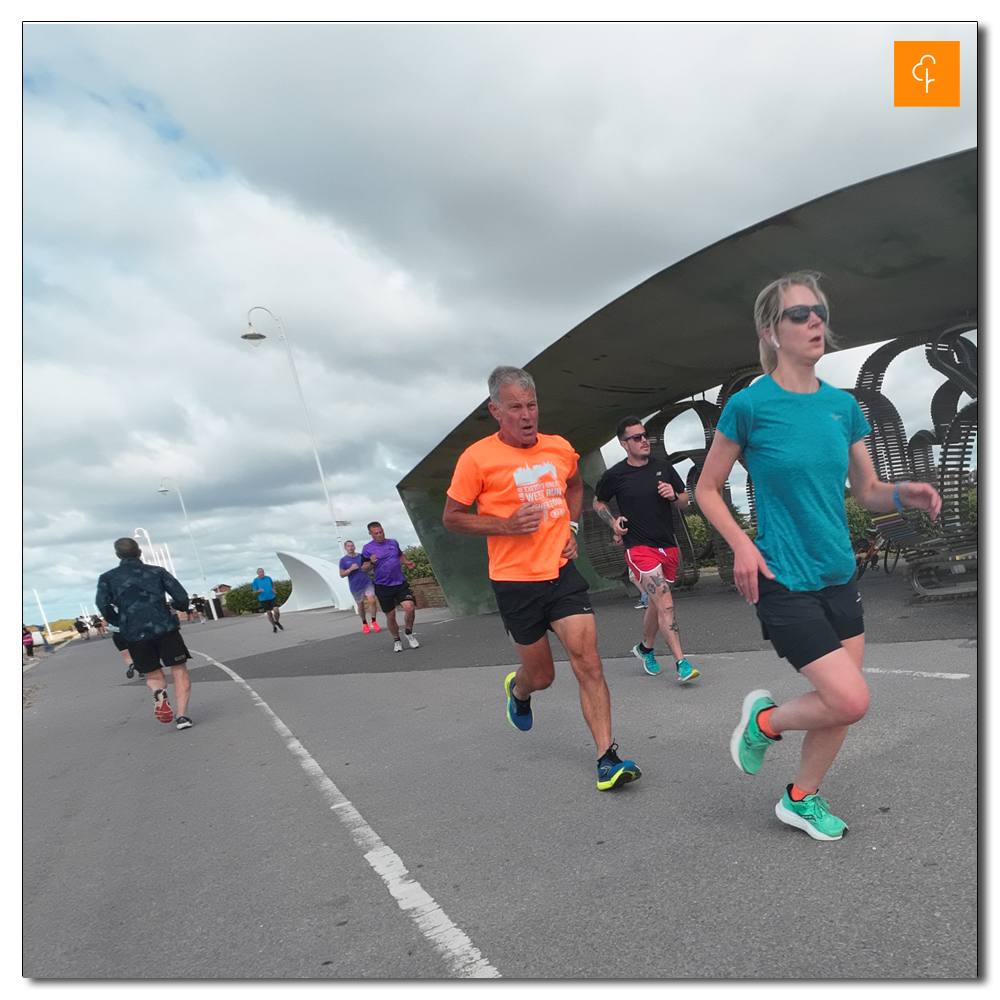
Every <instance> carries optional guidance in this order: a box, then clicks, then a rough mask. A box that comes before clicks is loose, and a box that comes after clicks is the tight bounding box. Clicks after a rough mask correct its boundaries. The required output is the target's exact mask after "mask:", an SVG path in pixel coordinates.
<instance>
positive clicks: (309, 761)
mask: <svg viewBox="0 0 1000 1000" xmlns="http://www.w3.org/2000/svg"><path fill="white" fill-rule="evenodd" d="M191 652H193V653H197V655H198V656H204V657H205V659H206V660H208V662H209V663H211V664H213V665H214V666H216V667H218V668H219V669H220V670H224V671H225V672H226V673H227V674H229V676H230V677H231V678H232V679H233V680H234V681H235V682H236V683H237V684H239V685H240V687H242V688H243V689H244V690H245V691H246V692H247V693H248V694H249V695H250V698H251V699H252V700H253V703H254V704H255V705H256V706H257V707H258V708H259V709H260V710H261V711H262V712H263V713H264V714H265V715H266V716H267V717H268V719H270V721H271V725H272V726H274V728H275V729H276V730H277V732H278V735H279V736H281V738H282V739H283V740H284V741H285V746H286V747H288V749H289V751H290V752H291V754H292V756H293V757H295V759H296V760H298V762H299V764H300V765H301V766H302V770H304V771H305V772H306V774H307V775H308V776H309V779H310V781H312V783H313V784H314V785H315V786H316V787H317V788H318V789H319V792H320V794H321V795H322V796H323V798H324V799H325V800H326V801H327V802H328V803H329V805H330V809H331V810H332V811H333V813H334V815H335V816H336V817H337V818H338V819H339V820H340V822H341V823H343V824H344V826H346V827H347V829H348V830H349V831H350V834H351V837H352V839H353V840H354V843H355V844H357V846H358V847H359V848H361V850H362V851H364V852H365V861H367V862H368V864H370V865H371V866H372V868H373V869H375V871H376V872H377V873H378V875H379V876H380V877H381V878H382V881H383V882H384V883H385V884H386V887H387V888H388V890H389V892H390V894H391V895H392V897H393V899H395V900H396V902H397V903H398V904H399V908H400V909H401V910H402V911H403V912H404V913H406V914H408V915H409V917H410V919H411V920H413V922H414V923H415V924H416V925H417V927H418V929H419V930H420V932H421V933H422V934H423V935H424V936H425V937H426V938H427V940H428V941H430V943H431V945H432V946H433V948H434V950H435V951H437V953H438V954H439V955H441V956H442V957H443V958H444V960H445V962H446V963H447V965H448V969H449V972H450V973H451V975H453V976H456V977H458V978H460V979H500V978H501V976H500V973H499V972H498V971H497V970H496V969H494V968H493V966H492V965H490V963H489V962H488V961H487V960H486V959H485V958H483V956H482V953H481V952H480V951H479V949H478V948H476V947H475V946H474V945H473V943H472V942H471V941H470V940H469V938H468V936H467V935H466V934H465V933H464V932H463V931H462V930H460V929H459V928H458V927H456V926H455V924H454V923H453V922H452V921H451V919H450V918H449V917H448V915H447V914H446V913H445V912H444V910H442V909H441V907H440V906H438V904H437V903H436V902H435V901H434V899H433V898H432V897H431V896H430V894H429V893H428V892H427V891H426V890H425V889H424V887H423V886H422V885H421V884H420V883H419V882H417V881H416V880H415V879H412V878H406V877H405V876H406V875H408V874H409V873H408V872H407V870H406V868H405V867H404V866H403V861H402V858H400V857H399V855H398V854H396V853H395V852H394V851H393V850H392V849H391V848H389V847H387V846H386V845H385V844H383V843H382V840H381V838H380V837H379V835H378V834H377V833H376V832H375V831H374V830H373V829H372V828H371V827H370V826H369V825H368V824H367V823H366V822H365V820H364V817H363V816H362V815H361V813H359V812H358V811H357V809H355V808H354V806H353V805H351V803H350V801H349V800H348V799H347V797H346V796H345V795H344V794H343V792H341V791H340V789H339V788H338V787H337V786H336V785H335V784H334V783H333V782H332V781H331V780H330V779H329V778H328V777H327V776H326V773H325V772H324V771H323V769H322V768H321V767H320V766H319V764H317V763H316V761H315V760H314V759H313V758H312V756H311V755H310V753H309V751H308V750H306V748H305V747H304V746H303V745H302V744H301V743H300V742H299V741H298V740H297V739H296V738H295V737H294V736H293V735H292V731H291V730H290V729H289V728H288V726H286V725H285V724H284V723H283V722H282V721H281V719H279V718H278V716H277V715H275V714H274V712H273V711H272V709H271V706H270V705H268V704H267V702H266V701H264V699H263V698H261V696H260V695H259V694H257V692H256V691H254V689H253V688H252V687H250V685H249V684H247V682H246V681H245V680H243V678H242V677H240V675H239V674H238V673H236V671H234V670H231V669H230V668H229V667H227V666H226V665H225V664H224V663H219V661H218V660H214V659H212V657H211V656H209V655H208V654H207V653H198V651H197V650H191Z"/></svg>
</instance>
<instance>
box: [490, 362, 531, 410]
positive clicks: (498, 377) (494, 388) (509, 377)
mask: <svg viewBox="0 0 1000 1000" xmlns="http://www.w3.org/2000/svg"><path fill="white" fill-rule="evenodd" d="M486 384H487V385H488V386H489V389H490V402H491V403H498V404H499V402H500V390H501V389H502V388H503V387H504V386H505V385H518V386H520V387H521V388H522V389H531V391H532V392H534V390H535V380H534V379H533V378H532V377H531V376H530V375H529V374H528V373H527V372H526V371H525V370H524V369H523V368H512V367H511V366H510V365H497V367H496V368H494V369H493V371H492V372H490V377H489V378H488V379H487V381H486Z"/></svg>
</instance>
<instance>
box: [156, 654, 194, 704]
mask: <svg viewBox="0 0 1000 1000" xmlns="http://www.w3.org/2000/svg"><path fill="white" fill-rule="evenodd" d="M170 673H171V675H172V676H173V679H174V697H175V698H176V699H177V705H176V708H177V712H176V714H177V715H187V709H188V699H189V698H190V697H191V677H190V675H189V674H188V668H187V665H186V664H184V663H175V664H174V665H173V666H172V667H171V668H170ZM161 676H162V671H161Z"/></svg>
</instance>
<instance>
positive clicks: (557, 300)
mask: <svg viewBox="0 0 1000 1000" xmlns="http://www.w3.org/2000/svg"><path fill="white" fill-rule="evenodd" d="M907 38H912V39H959V40H960V41H961V43H962V47H961V59H962V107H961V108H957V109H952V108H943V109H896V108H894V107H893V104H892V51H893V46H892V43H893V41H894V40H897V39H907ZM976 68H977V67H976V35H975V26H974V25H973V24H971V23H966V24H963V25H947V24H933V25H929V24H926V23H925V24H917V25H914V24H910V25H899V24H889V23H883V24H846V25H825V26H823V27H822V30H817V26H816V25H814V24H811V25H808V24H807V25H787V26H786V25H780V24H765V25H737V24H666V25H657V24H636V25H628V24H620V25H615V24H600V25H559V24H548V25H526V24H522V25H469V26H462V25H381V26H380V25H306V26H301V25H252V26H234V25H166V26H164V25H160V26H151V25H142V26H131V25H120V24H119V25H114V24H106V25H29V26H27V27H26V28H25V29H24V125H23V128H24V363H25V399H24V449H25V451H24V479H25V483H24V504H25V520H24V545H25V554H24V588H25V590H24V597H25V601H24V605H25V606H24V616H25V619H24V620H26V621H29V622H36V621H38V620H39V614H38V610H37V605H36V604H35V598H34V592H33V591H34V590H37V591H38V594H39V596H40V597H41V599H42V602H43V604H44V606H45V610H46V612H47V613H48V615H49V617H50V618H52V619H56V618H60V617H69V616H73V615H75V614H78V613H79V611H80V605H81V603H83V604H85V605H86V606H87V607H88V609H92V602H93V596H94V590H95V585H96V579H97V576H98V575H99V574H100V573H101V572H103V571H105V570H107V569H109V568H111V567H112V566H113V565H114V564H115V562H116V560H115V558H114V555H113V552H112V542H113V540H114V539H115V538H117V537H120V536H122V535H132V534H133V531H134V530H135V529H136V528H137V527H141V528H144V529H145V530H146V531H148V533H149V535H150V536H151V538H152V540H153V542H154V543H156V544H162V543H167V544H168V545H169V547H170V551H171V554H172V556H173V559H174V564H175V566H176V569H177V575H178V577H179V578H180V580H181V582H182V583H183V584H184V585H185V586H186V587H187V588H188V589H189V590H190V591H195V592H202V591H203V589H204V582H203V580H202V579H201V574H200V572H199V570H198V565H197V562H196V560H195V553H194V550H193V548H192V545H191V541H190V538H189V537H188V535H187V532H186V528H185V524H184V519H183V517H182V514H181V508H180V504H179V503H178V498H177V493H176V492H171V493H169V494H166V495H161V494H158V493H157V487H158V486H159V484H160V481H161V479H162V478H163V477H172V479H173V481H174V482H176V483H179V484H180V488H181V490H182V492H183V498H184V502H185V504H186V507H187V511H188V514H189V516H190V521H191V525H192V528H193V531H194V536H195V541H196V542H197V547H198V552H199V554H200V557H201V562H202V565H203V567H204V570H205V575H206V576H207V578H208V582H209V584H210V585H215V584H218V583H228V584H230V585H233V586H235V585H238V584H240V583H243V582H246V581H247V580H249V579H250V577H251V576H252V575H253V572H254V570H255V568H256V567H257V566H263V567H265V569H267V570H268V571H269V572H270V573H271V574H272V575H273V576H275V577H281V576H284V575H285V574H284V572H283V570H282V567H281V565H280V564H279V562H278V560H277V558H276V556H275V552H276V551H277V550H289V551H293V552H303V553H311V554H314V555H318V556H322V557H324V558H328V559H336V558H337V557H338V556H339V552H338V550H337V546H336V541H335V539H334V537H333V532H332V528H331V526H330V519H329V516H328V514H327V510H326V504H325V500H324V498H323V494H322V490H321V488H320V484H319V477H318V474H317V471H316V466H315V462H314V460H313V456H312V450H311V448H310V444H309V438H308V435H307V432H306V427H305V421H304V419H303V416H302V412H301V409H300V407H299V403H298V399H297V397H296V394H295V388H294V385H293V382H292V376H291V371H290V368H289V364H288V360H287V357H286V355H285V351H284V347H283V345H282V344H281V342H280V341H279V340H278V339H277V336H276V329H275V327H274V324H273V323H272V321H271V319H270V318H269V317H268V315H267V313H264V312H256V313H255V314H254V324H255V326H257V327H258V328H259V329H260V331H261V332H263V333H265V334H266V335H267V337H268V339H267V340H266V341H264V342H263V343H262V344H261V345H259V346H257V347H253V346H251V345H249V344H248V343H247V342H245V341H243V340H241V339H240V335H241V334H242V333H244V332H245V331H246V323H247V319H246V317H247V311H248V309H250V307H251V306H255V305H262V306H266V307H267V308H268V309H270V310H271V311H272V312H274V313H275V314H277V315H280V317H281V320H282V322H283V324H284V328H285V330H286V333H287V335H288V338H289V342H290V343H291V345H292V349H293V352H294V357H295V362H296V366H297V369H298V374H299V377H300V380H301V384H302V389H303V392H304V394H305V398H306V401H307V405H308V408H309V413H310V416H311V418H312V423H313V427H314V429H315V432H316V437H317V440H318V444H319V450H320V454H321V458H322V462H323V465H324V467H325V470H326V475H327V483H328V486H329V489H330V493H331V495H332V498H333V502H334V505H335V507H336V511H337V515H338V517H340V518H341V519H343V520H348V521H350V522H351V525H350V527H347V528H342V529H341V531H342V534H343V537H344V538H354V539H355V540H356V541H358V542H359V543H361V542H364V541H366V540H367V534H366V532H365V528H364V525H365V524H366V523H367V522H368V521H370V520H380V521H382V523H383V524H384V525H385V528H386V533H387V534H388V535H389V536H390V537H396V538H398V539H399V541H400V543H401V544H403V545H406V544H412V543H415V542H416V541H417V539H416V535H415V533H414V531H413V528H412V527H411V525H410V523H409V520H408V518H407V516H406V514H405V512H404V509H403V507H402V504H401V503H400V501H399V497H398V494H397V493H396V490H395V483H396V482H398V480H399V479H400V478H401V477H402V476H403V475H404V474H405V473H406V472H408V471H409V470H410V469H411V468H412V467H413V466H414V465H415V464H416V463H417V462H418V461H419V460H420V459H421V458H422V457H423V456H424V455H425V454H426V453H427V452H428V451H429V450H430V449H432V448H433V447H434V446H435V445H436V444H437V443H438V441H439V440H440V439H441V438H442V437H443V436H444V435H445V434H447V433H448V431H450V430H451V428H452V427H454V426H455V425H456V424H457V423H458V422H459V421H461V420H462V419H463V418H464V417H465V416H466V415H467V414H468V413H469V411H470V410H472V409H473V408H474V407H475V406H476V405H477V404H478V403H479V402H481V401H482V399H483V398H484V397H485V395H486V388H485V379H486V376H487V374H488V373H489V371H490V370H491V369H492V368H493V367H494V366H495V365H496V364H501V363H504V364H519V365H520V364H524V363H526V362H528V361H529V360H530V359H531V358H533V357H534V356H535V355H537V354H538V353H540V352H541V351H542V350H544V349H545V348H546V347H548V346H549V345H550V344H551V343H552V342H553V341H555V340H556V339H558V338H559V337H560V336H562V335H563V334H564V333H565V332H566V331H567V330H569V329H570V328H571V327H573V326H575V325H576V324H577V323H579V322H581V321H582V320H584V319H585V318H586V317H587V316H589V315H590V314H592V313H593V312H594V311H595V310H597V309H599V308H601V307H602V306H603V305H605V304H606V303H607V302H608V301H609V300H611V299H612V298H615V297H616V296H618V295H621V294H622V293H624V292H626V291H628V290H629V289H630V288H632V287H634V286H635V285H636V284H638V283H639V282H641V281H643V280H644V279H646V278H648V277H649V276H650V275H652V274H655V273H656V272H658V271H660V270H662V269H663V268H665V267H667V266H669V265H671V264H673V263H675V262H676V261H678V260H680V259H681V258H683V257H685V256H687V255H689V254H691V253H694V252H696V251H698V250H700V249H702V248H703V247H705V246H707V245H709V244H710V243H712V242H714V241H716V240H718V239H720V238H722V237H725V236H727V235H729V234H731V233H733V232H735V231H738V230H740V229H743V228H745V227H747V226H750V225H753V224H754V223H756V222H758V221H760V220H762V219H764V218H766V217H768V216H770V215H773V214H775V213H777V212H780V211H783V210H785V209H788V208H791V207H794V206H796V205H799V204H801V203H803V202H805V201H808V200H809V199H812V198H815V197H818V196H821V195H823V194H826V193H828V192H829V191H831V190H834V189H836V188H840V187H843V186H844V185H847V184H852V183H855V182H858V181H862V180H865V179H868V178H870V177H874V176H877V175H879V174H882V173H885V172H887V171H890V170H896V169H899V168H902V167H907V166H910V165H912V164H915V163H919V162H922V161H924V160H928V159H931V158H934V157H938V156H944V155H946V154H949V153H953V152H956V151H958V150H962V149H966V148H969V147H972V146H975V145H976V144H977V133H976V120H977V102H976ZM747 307H748V326H749V324H750V323H751V319H750V311H751V309H752V303H749V302H748V304H747ZM834 308H836V304H835V303H834ZM873 349H874V346H873V347H872V348H866V349H862V350H861V351H860V352H849V353H850V356H849V357H846V356H845V355H840V356H836V357H831V358H830V359H828V361H825V362H824V365H826V366H827V367H825V368H824V371H823V372H821V374H823V377H825V378H827V379H828V380H829V381H831V382H833V383H834V384H837V385H843V386H850V385H852V384H853V381H854V376H855V374H856V372H857V368H858V365H859V364H860V362H861V361H862V360H863V358H864V357H865V356H866V355H867V353H869V351H870V350H873ZM941 380H942V379H941V377H940V376H938V375H936V374H935V373H933V372H931V371H930V369H928V368H927V366H926V364H925V362H924V361H923V359H922V356H921V352H920V351H916V352H910V353H909V354H908V355H907V356H906V357H905V358H904V359H899V360H898V361H897V362H895V363H894V365H893V366H892V367H891V368H890V370H889V376H888V377H887V379H886V383H885V391H886V393H887V395H888V396H889V397H890V398H891V399H892V400H893V402H895V403H896V405H897V407H898V408H899V410H900V411H901V413H902V415H903V418H904V422H905V423H906V429H907V432H908V433H910V434H912V433H914V432H915V431H916V430H918V429H920V428H921V427H925V426H929V423H930V421H929V415H928V409H927V407H928V403H929V400H930V395H931V393H932V392H933V389H934V388H935V387H936V385H937V384H939V383H940V381H941ZM540 402H541V407H542V412H543V425H544V405H545V401H544V399H543V400H541V401H540ZM696 433H697V432H696ZM689 434H690V432H689V431H688V430H685V429H684V428H683V427H678V428H677V429H676V430H675V432H674V439H673V440H671V442H670V445H671V448H680V447H684V446H688V445H691V444H693V443H694V440H689V439H688V436H689ZM171 485H172V484H171Z"/></svg>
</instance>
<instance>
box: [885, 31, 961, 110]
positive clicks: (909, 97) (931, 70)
mask: <svg viewBox="0 0 1000 1000" xmlns="http://www.w3.org/2000/svg"><path fill="white" fill-rule="evenodd" d="M893 45H894V46H895V58H894V60H893V84H894V86H893V98H894V99H893V105H894V106H895V107H897V108H957V107H958V106H959V99H958V90H959V73H958V46H959V43H958V42H894V43H893Z"/></svg>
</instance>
